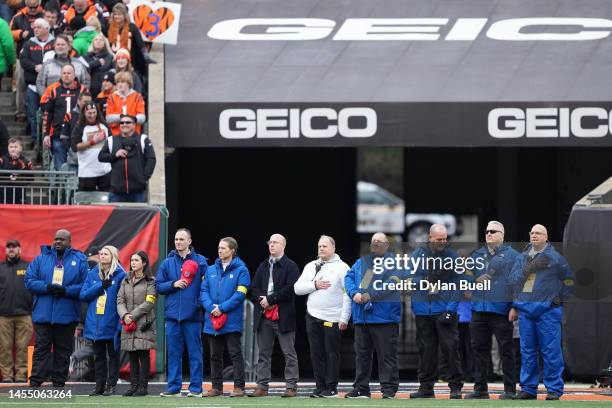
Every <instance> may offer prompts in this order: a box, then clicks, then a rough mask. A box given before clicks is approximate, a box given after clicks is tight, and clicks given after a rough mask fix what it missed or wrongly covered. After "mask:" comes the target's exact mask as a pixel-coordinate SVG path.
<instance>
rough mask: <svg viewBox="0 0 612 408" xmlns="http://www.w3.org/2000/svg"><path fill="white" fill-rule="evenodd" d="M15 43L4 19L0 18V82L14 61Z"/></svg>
mask: <svg viewBox="0 0 612 408" xmlns="http://www.w3.org/2000/svg"><path fill="white" fill-rule="evenodd" d="M15 58H16V56H15V43H14V41H13V37H12V35H11V30H10V29H9V26H8V24H7V23H6V21H4V20H3V19H1V18H0V82H2V78H3V77H4V75H5V74H6V73H7V72H8V71H9V69H10V67H11V66H12V65H13V64H14V63H15Z"/></svg>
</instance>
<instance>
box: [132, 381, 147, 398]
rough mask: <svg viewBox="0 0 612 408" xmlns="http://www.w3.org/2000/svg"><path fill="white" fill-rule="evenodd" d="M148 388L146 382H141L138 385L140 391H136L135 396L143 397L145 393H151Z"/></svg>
mask: <svg viewBox="0 0 612 408" xmlns="http://www.w3.org/2000/svg"><path fill="white" fill-rule="evenodd" d="M147 388H148V384H147V383H146V382H144V383H140V384H139V385H138V391H136V392H135V393H134V396H135V397H143V396H145V395H149V392H148V390H147Z"/></svg>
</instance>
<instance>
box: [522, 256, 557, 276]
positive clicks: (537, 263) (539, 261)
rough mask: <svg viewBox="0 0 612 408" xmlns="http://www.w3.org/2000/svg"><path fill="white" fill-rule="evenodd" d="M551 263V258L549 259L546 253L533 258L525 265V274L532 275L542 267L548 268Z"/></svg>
mask: <svg viewBox="0 0 612 408" xmlns="http://www.w3.org/2000/svg"><path fill="white" fill-rule="evenodd" d="M549 263H550V259H548V257H547V256H546V255H544V254H541V255H540V256H536V257H535V258H534V259H533V260H531V261H530V262H527V263H526V264H525V266H524V267H523V273H524V274H525V276H528V275H531V274H532V273H536V272H537V271H539V270H540V269H544V268H546V267H547V266H548V264H549Z"/></svg>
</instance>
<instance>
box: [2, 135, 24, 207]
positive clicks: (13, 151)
mask: <svg viewBox="0 0 612 408" xmlns="http://www.w3.org/2000/svg"><path fill="white" fill-rule="evenodd" d="M22 152H23V147H22V146H21V141H20V140H19V139H16V138H10V139H9V141H8V154H7V155H5V156H1V157H0V170H32V162H31V161H30V160H28V159H27V158H26V157H25V156H24V155H23V153H22ZM10 178H11V180H12V181H17V179H18V176H17V174H12V175H11V176H10ZM0 203H2V204H4V203H6V204H22V203H23V191H22V189H21V188H20V187H19V186H15V188H9V189H6V190H5V189H3V188H2V189H0Z"/></svg>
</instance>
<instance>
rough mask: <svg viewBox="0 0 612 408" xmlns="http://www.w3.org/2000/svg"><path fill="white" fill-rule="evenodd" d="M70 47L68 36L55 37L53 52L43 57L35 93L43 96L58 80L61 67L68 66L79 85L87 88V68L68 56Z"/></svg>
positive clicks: (88, 80)
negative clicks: (73, 72) (71, 68)
mask: <svg viewBox="0 0 612 408" xmlns="http://www.w3.org/2000/svg"><path fill="white" fill-rule="evenodd" d="M70 47H71V45H70V38H68V36H66V35H65V34H60V35H58V36H57V37H55V44H54V46H53V48H54V52H52V53H51V52H49V53H47V54H46V55H45V58H44V60H43V66H42V68H41V70H40V72H39V73H38V77H37V78H36V92H38V94H39V95H41V97H42V95H44V93H45V90H46V89H47V87H49V86H50V85H51V84H54V83H55V82H58V81H59V80H60V75H61V70H62V67H63V66H64V65H68V64H71V65H72V66H73V67H74V70H75V75H76V78H77V80H78V81H79V83H80V84H81V85H84V86H85V87H87V88H89V85H90V77H89V73H88V72H87V68H86V67H85V65H84V64H83V63H82V62H81V61H80V60H79V59H76V58H72V57H70V56H69V55H68V53H69V51H70ZM73 106H74V105H73ZM68 111H70V110H68Z"/></svg>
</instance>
